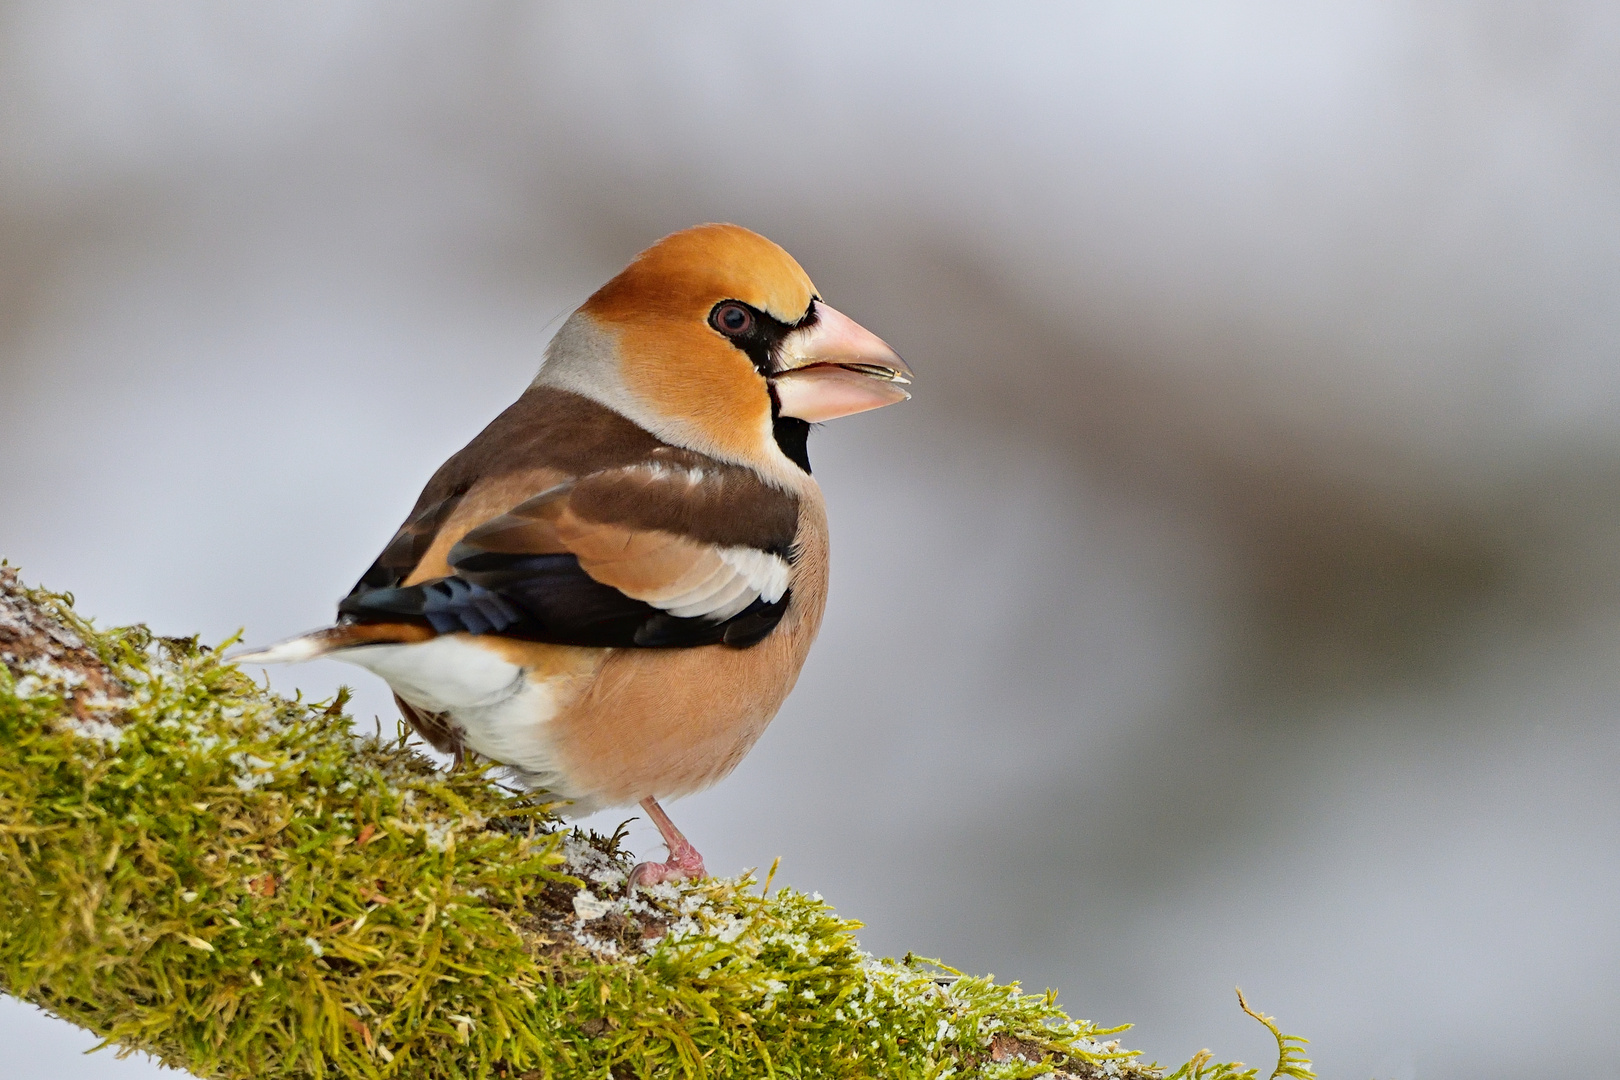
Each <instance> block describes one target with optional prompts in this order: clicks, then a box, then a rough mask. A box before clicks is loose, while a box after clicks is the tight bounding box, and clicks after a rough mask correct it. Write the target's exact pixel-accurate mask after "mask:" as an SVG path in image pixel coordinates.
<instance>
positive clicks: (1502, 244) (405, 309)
mask: <svg viewBox="0 0 1620 1080" xmlns="http://www.w3.org/2000/svg"><path fill="white" fill-rule="evenodd" d="M708 220H729V221H736V222H739V223H742V224H746V225H748V226H750V227H752V228H755V229H758V230H760V231H762V232H764V233H766V234H767V235H769V236H770V237H772V238H773V239H775V240H777V241H778V242H780V243H782V244H783V245H785V246H786V247H787V248H788V249H789V250H790V251H792V252H793V253H794V254H795V255H796V256H797V257H798V259H799V260H800V261H801V262H802V263H803V264H804V266H805V267H806V268H807V269H808V270H809V272H810V274H811V275H812V276H813V277H814V279H815V280H816V283H817V285H818V286H819V287H820V289H821V292H822V293H823V294H824V295H825V296H826V297H827V298H828V299H829V300H830V301H831V302H832V303H833V304H835V305H837V306H838V307H840V308H841V309H842V310H844V311H846V312H847V313H849V314H850V315H852V316H853V317H855V318H856V319H858V320H860V321H861V322H863V323H864V324H866V325H867V326H869V327H870V328H872V329H873V330H874V331H875V332H877V333H879V334H880V335H882V336H883V337H885V338H887V339H888V340H889V341H890V342H892V343H893V344H894V345H895V346H896V347H897V348H898V349H899V350H900V351H901V352H902V354H904V355H905V356H906V357H907V359H908V360H909V361H910V362H911V363H912V365H913V366H914V367H915V368H916V370H917V372H918V374H919V380H918V386H917V396H916V399H915V400H914V401H913V402H911V403H910V404H907V405H905V406H902V407H899V408H895V409H889V410H884V411H882V412H879V413H875V414H871V415H868V416H863V417H858V418H854V419H851V420H847V421H840V422H837V423H835V424H832V425H829V426H828V427H827V428H826V429H825V430H823V431H822V432H820V433H819V434H817V435H816V436H815V437H814V439H813V441H812V447H811V452H812V457H813V460H814V462H815V464H816V467H817V475H818V476H819V477H820V479H821V481H822V484H823V486H824V488H825V490H826V492H827V497H828V501H829V503H830V505H831V515H832V523H833V537H834V584H833V592H832V597H831V608H830V613H829V616H828V619H827V623H826V627H825V630H824V631H823V635H822V640H821V643H820V645H819V646H818V648H817V650H816V651H815V653H814V654H813V655H812V657H811V660H810V663H809V666H808V668H807V669H806V672H805V675H804V678H803V680H802V681H801V683H800V687H799V689H798V691H797V692H796V693H795V695H794V696H793V698H792V699H791V700H790V701H789V702H788V705H787V707H786V708H785V709H784V710H783V712H782V714H781V716H780V717H779V718H778V719H777V721H776V723H775V725H774V726H773V727H772V728H771V730H770V731H769V732H768V733H767V735H766V737H765V739H764V740H763V741H762V743H761V744H760V745H759V747H758V748H757V749H756V750H755V751H754V753H753V754H752V756H750V757H749V758H748V759H747V760H746V761H745V762H744V763H743V765H742V766H741V768H740V769H739V770H738V771H737V773H736V774H735V775H734V776H733V777H732V778H731V779H729V780H728V781H726V782H725V783H723V784H722V785H720V786H719V787H717V788H715V789H714V790H712V791H710V792H708V793H706V794H704V795H701V796H697V797H693V798H690V799H687V800H685V801H683V802H680V803H678V804H676V805H675V806H674V807H673V813H674V816H675V818H676V820H677V821H678V822H679V823H680V824H681V825H682V826H683V827H684V828H685V830H686V831H687V832H688V834H689V835H691V836H692V837H693V838H694V839H695V840H696V842H697V843H698V845H699V846H700V847H701V848H702V850H703V851H704V853H705V854H706V855H707V857H708V864H709V866H710V867H711V868H712V869H714V870H716V871H717V872H725V873H729V872H735V871H738V870H741V869H742V868H744V867H749V866H766V865H769V863H770V861H771V859H772V858H773V857H775V856H777V855H780V856H782V857H783V860H784V863H783V871H782V878H784V879H785V880H786V881H788V882H790V883H792V884H795V885H798V886H801V887H804V888H806V889H819V890H820V891H821V892H823V893H824V894H826V895H827V897H828V898H829V899H830V900H832V901H833V902H834V903H835V904H836V905H837V906H838V907H839V909H840V910H841V911H842V912H844V913H845V914H847V915H850V916H853V917H857V918H860V919H862V920H864V921H865V922H866V924H867V929H866V931H865V936H864V940H865V942H866V944H867V946H868V947H869V948H871V949H873V950H874V951H877V952H880V953H899V952H903V951H905V950H907V949H912V950H915V951H917V952H918V953H921V954H925V955H936V956H941V957H944V958H946V959H947V960H948V961H950V962H952V963H954V964H956V965H958V966H960V967H963V968H966V969H968V970H970V971H974V972H986V971H993V972H994V973H995V974H996V975H998V976H1000V977H1002V978H1007V979H1020V980H1023V981H1024V983H1025V984H1026V985H1027V986H1029V987H1031V988H1033V989H1039V988H1042V987H1045V986H1055V987H1058V988H1060V989H1061V991H1062V997H1061V1001H1062V1002H1063V1003H1064V1005H1065V1006H1066V1007H1067V1008H1068V1009H1069V1011H1070V1012H1071V1013H1073V1014H1075V1015H1078V1016H1084V1017H1087V1018H1092V1019H1096V1020H1099V1021H1109V1022H1122V1021H1127V1020H1128V1021H1134V1022H1135V1023H1136V1024H1137V1027H1136V1029H1135V1030H1134V1031H1133V1032H1131V1033H1130V1034H1129V1035H1128V1036H1127V1042H1128V1043H1129V1044H1130V1045H1134V1046H1140V1047H1143V1048H1145V1049H1146V1051H1147V1052H1148V1053H1149V1055H1150V1056H1153V1057H1156V1058H1158V1059H1159V1060H1160V1061H1161V1062H1166V1063H1179V1062H1180V1061H1182V1060H1184V1059H1185V1058H1186V1057H1187V1056H1188V1055H1190V1054H1191V1053H1193V1052H1194V1051H1196V1050H1198V1049H1199V1048H1200V1047H1202V1046H1211V1047H1213V1048H1214V1049H1215V1050H1216V1052H1217V1053H1218V1054H1219V1055H1221V1056H1223V1057H1231V1056H1236V1057H1241V1058H1243V1059H1245V1060H1247V1061H1249V1062H1251V1063H1256V1064H1258V1063H1262V1062H1264V1063H1268V1064H1267V1071H1268V1070H1269V1062H1270V1061H1271V1060H1272V1056H1273V1053H1274V1048H1273V1047H1272V1046H1271V1043H1270V1039H1269V1037H1267V1036H1266V1034H1265V1032H1264V1031H1262V1030H1261V1029H1260V1028H1259V1027H1258V1026H1257V1025H1255V1024H1253V1022H1252V1021H1249V1020H1247V1019H1246V1018H1244V1017H1243V1016H1242V1015H1241V1014H1240V1013H1239V1012H1238V1010H1237V1007H1236V1004H1235V1001H1234V998H1233V995H1232V987H1233V985H1234V984H1236V985H1241V986H1242V987H1243V988H1244V990H1245V991H1246V992H1247V993H1248V994H1249V996H1250V998H1251V1000H1252V1001H1254V1002H1255V1003H1256V1004H1257V1005H1259V1006H1260V1007H1261V1008H1263V1009H1265V1010H1266V1011H1268V1012H1271V1013H1275V1014H1278V1015H1279V1016H1280V1017H1281V1019H1282V1021H1283V1024H1284V1026H1285V1028H1286V1029H1287V1030H1289V1031H1292V1032H1298V1033H1301V1034H1305V1035H1308V1036H1310V1037H1311V1038H1312V1040H1313V1042H1312V1044H1311V1051H1312V1056H1313V1057H1314V1058H1315V1059H1316V1060H1317V1062H1318V1066H1319V1069H1320V1071H1321V1072H1322V1073H1323V1075H1324V1076H1328V1077H1334V1078H1356V1080H1358V1078H1365V1077H1377V1078H1379V1080H1415V1078H1419V1077H1422V1078H1431V1077H1447V1078H1451V1077H1455V1078H1464V1077H1467V1078H1471V1080H1479V1078H1493V1077H1500V1078H1510V1077H1511V1078H1515V1080H1522V1078H1526V1077H1570V1076H1577V1075H1579V1076H1614V1075H1617V1073H1616V1071H1615V1070H1616V1069H1617V1068H1620V1067H1617V1066H1616V1065H1615V1062H1616V1060H1617V1057H1620V1024H1617V1023H1616V1019H1615V1018H1616V1016H1617V1013H1620V922H1617V920H1616V918H1615V911H1616V906H1617V901H1620V828H1617V823H1620V786H1617V785H1616V783H1615V775H1616V766H1617V765H1620V665H1617V660H1620V576H1617V572H1616V571H1617V569H1620V565H1617V563H1620V559H1617V555H1616V550H1617V545H1620V356H1617V351H1620V7H1617V6H1616V5H1614V4H1612V3H1602V2H1593V3H1588V4H1581V3H1562V4H1556V3H1555V4H1533V5H1532V4H1518V5H1514V4H1502V3H1478V2H1475V3H1455V4H1448V3H1425V4H1419V3H1415V2H1413V3H1388V4H1345V5H1339V6H1317V5H1300V4H1291V3H1270V4H1219V5H1211V4H1200V3H1179V4H1172V3H1165V4H1142V3H1133V2H1119V3H1095V4H1087V5H1083V6H1082V5H1031V6H1026V7H1019V6H1015V5H1012V4H1009V3H1000V4H996V5H982V6H980V7H977V8H971V7H964V6H944V5H925V4H916V5H901V4H895V5H876V4H871V3H851V4H845V5H837V4H823V5H815V6H806V5H803V4H797V5H785V4H784V5H762V4H740V3H739V4H734V5H710V6H697V5H691V4H686V5H650V4H649V5H622V6H621V5H603V4H573V5H561V4H547V5H542V4H522V5H519V4H461V5H450V4H439V5H424V4H388V5H383V4H354V3H337V2H330V0H327V2H321V3H280V4H276V5H273V6H271V5H255V6H249V5H223V4H218V5H180V4H166V5H165V4H148V5H133V4H129V5H114V4H105V5H85V4H67V3H56V2H39V3H6V4H3V5H0V462H3V465H4V467H3V470H0V555H4V556H5V557H7V558H9V559H10V560H11V561H12V562H14V563H20V564H21V566H22V567H23V570H24V573H25V576H26V577H27V578H28V579H29V580H32V581H35V582H41V583H44V584H48V585H50V586H53V587H56V588H61V589H69V590H72V591H73V592H75V593H76V594H77V596H78V598H79V604H80V607H81V609H82V610H83V611H84V612H86V613H89V614H93V615H95V616H96V617H98V619H100V620H101V621H102V622H104V623H119V622H127V621H136V620H145V621H147V622H149V623H151V624H152V625H153V626H154V627H155V628H157V629H158V630H160V631H162V632H166V633H175V634H190V633H194V632H198V631H200V632H201V633H202V634H203V635H204V637H205V638H206V639H215V640H217V639H222V638H224V637H225V636H226V635H228V634H230V633H232V632H234V631H235V630H236V629H237V628H239V627H245V629H246V634H247V637H248V639H249V640H250V641H251V642H264V641H268V640H273V639H277V638H280V637H283V636H285V635H288V634H291V633H294V632H298V631H302V630H305V629H308V628H310V627H313V626H316V625H319V624H321V623H323V622H325V621H326V620H328V618H329V617H330V616H331V614H332V604H333V602H334V600H335V599H336V598H337V597H338V596H340V595H341V594H343V593H344V592H345V591H346V590H347V589H348V587H349V586H350V585H351V584H352V582H353V580H354V579H355V578H356V577H357V576H358V575H359V574H360V572H361V571H362V570H363V569H364V568H365V567H366V565H368V563H369V562H370V560H371V559H372V557H373V556H374V555H375V554H376V552H377V550H378V549H379V548H380V546H381V545H382V543H383V542H384V541H385V540H386V539H387V538H388V536H389V535H390V534H391V532H392V531H393V529H394V527H395V526H396V525H397V523H398V522H399V520H400V519H401V518H402V517H403V515H404V513H405V511H406V510H407V509H408V508H409V506H410V504H411V502H412V500H413V499H414V497H415V495H416V492H417V490H418V489H419V487H420V485H421V484H422V483H423V482H424V480H425V479H426V477H427V476H428V474H429V473H430V472H431V471H432V469H433V468H434V467H435V466H436V465H437V464H438V462H439V461H440V460H442V459H443V458H444V457H445V456H447V455H448V454H449V453H451V452H452V451H454V450H456V449H457V448H459V447H460V446H461V445H462V444H463V443H464V442H465V441H466V440H467V439H468V438H470V437H471V436H472V435H473V434H474V433H476V432H477V430H478V429H479V428H480V427H481V426H482V425H483V424H484V423H485V422H486V421H487V420H489V419H490V418H491V417H493V416H494V415H495V414H496V412H498V411H499V410H500V409H501V408H502V407H503V406H504V405H505V404H507V403H508V402H509V401H510V400H511V399H513V398H514V397H515V396H516V395H517V394H518V393H519V392H520V391H521V390H522V388H523V387H524V385H525V384H526V383H527V381H528V380H529V378H530V377H531V375H532V374H533V371H534V368H535V366H536V364H537V361H538V359H539V357H540V354H541V349H542V347H543V345H544V343H545V341H546V339H547V338H548V336H549V334H550V333H551V331H552V330H553V329H554V328H555V327H556V325H557V323H558V322H559V321H560V316H562V315H564V314H566V312H568V311H569V310H570V309H571V308H572V307H573V306H574V305H575V304H577V303H579V302H580V301H581V300H582V299H583V298H584V297H585V296H586V295H588V294H589V293H590V292H591V290H593V289H594V288H595V287H596V286H597V285H598V284H600V283H601V282H602V281H603V280H605V279H606V278H607V277H608V276H610V275H611V274H612V273H614V272H615V271H616V270H617V269H618V268H619V267H620V266H621V265H622V264H623V263H624V262H625V260H626V259H628V258H629V257H630V256H631V255H632V254H634V253H635V252H636V251H637V250H639V249H640V248H642V247H643V246H645V245H646V244H648V243H650V242H652V241H653V240H655V239H657V238H658V237H659V236H661V235H663V234H665V233H667V232H670V231H672V230H674V229H677V228H681V227H684V226H687V225H691V224H694V223H697V222H701V221H708ZM272 679H273V680H274V682H275V684H276V685H277V686H278V687H281V688H284V689H289V690H290V689H292V688H294V687H301V688H303V689H304V691H305V692H306V693H309V694H314V695H326V694H329V693H330V692H331V691H332V690H333V689H334V688H335V687H336V686H337V685H338V684H339V683H340V682H348V683H352V684H354V685H355V686H356V687H357V689H358V695H357V698H356V706H357V709H358V714H359V715H360V716H361V717H362V718H364V719H366V720H367V721H369V718H370V717H371V716H372V715H379V716H381V717H382V718H383V721H384V723H385V724H391V723H392V722H393V719H392V718H393V716H394V711H393V708H392V705H391V703H390V701H389V699H388V697H387V695H386V693H385V692H383V690H382V687H381V684H380V683H378V682H377V681H375V680H374V679H372V678H371V677H370V676H369V675H367V674H366V673H364V672H361V671H359V670H356V669H350V668H345V667H342V666H340V665H336V664H315V665H308V666H305V667H301V668H291V669H285V670H278V671H275V672H274V673H273V674H272ZM627 816H629V813H628V812H625V813H624V814H619V815H615V814H605V815H601V816H600V817H599V818H598V819H596V823H597V824H599V825H601V826H603V827H605V828H611V827H612V826H613V824H615V823H616V822H617V821H618V820H619V818H620V817H627ZM632 836H633V842H634V845H635V846H636V847H637V848H638V849H639V850H641V851H644V852H654V851H656V850H657V845H656V843H655V842H654V837H653V834H652V832H651V830H650V829H649V828H646V827H645V826H643V825H641V824H639V823H638V825H637V826H636V827H635V828H634V829H633V831H632ZM92 1042H93V1040H91V1039H90V1038H88V1037H87V1036H85V1035H83V1034H82V1033H78V1032H75V1031H74V1030H73V1029H71V1028H69V1027H67V1026H66V1025H64V1024H61V1023H59V1022H55V1021H50V1020H47V1019H45V1018H43V1017H41V1016H39V1015H38V1014H37V1013H35V1012H34V1011H33V1010H31V1009H29V1008H26V1007H24V1006H20V1005H18V1004H17V1003H15V1002H13V1001H6V1002H4V1003H3V1004H0V1046H4V1047H5V1048H6V1062H5V1066H4V1072H5V1075H6V1076H8V1077H18V1078H22V1080H34V1078H38V1077H47V1076H49V1077H53V1078H55V1077H64V1078H72V1077H106V1078H114V1077H123V1078H135V1077H140V1076H146V1075H153V1074H154V1073H155V1070H154V1067H153V1066H152V1065H151V1064H150V1063H148V1062H144V1061H141V1060H139V1059H131V1060H128V1061H123V1062H120V1061H117V1060H115V1059H114V1058H113V1057H112V1055H111V1054H110V1053H103V1054H99V1055H95V1056H92V1057H89V1058H83V1057H80V1056H78V1052H79V1051H80V1050H82V1049H83V1048H84V1047H86V1046H88V1045H90V1044H91V1043H92ZM1262 1075H1263V1073H1262Z"/></svg>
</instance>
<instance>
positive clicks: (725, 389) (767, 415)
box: [536, 225, 911, 479]
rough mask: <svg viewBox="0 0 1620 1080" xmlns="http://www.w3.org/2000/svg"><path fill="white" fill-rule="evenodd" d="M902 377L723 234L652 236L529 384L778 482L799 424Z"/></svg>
mask: <svg viewBox="0 0 1620 1080" xmlns="http://www.w3.org/2000/svg"><path fill="white" fill-rule="evenodd" d="M910 379H911V371H910V369H908V368H907V367H906V365H905V362H904V361H902V360H901V359H900V357H899V356H898V355H896V353H895V351H894V350H893V349H891V348H889V346H887V345H885V344H884V343H883V342H882V341H881V340H879V339H878V338H877V337H876V336H875V335H874V334H872V333H871V332H870V331H867V330H865V329H863V328H862V327H860V326H859V325H857V324H856V323H855V322H854V321H853V320H851V319H849V318H848V317H847V316H845V315H842V314H840V313H839V312H838V311H837V310H835V309H834V308H831V307H829V306H828V305H827V304H826V302H825V301H823V300H822V299H821V297H820V296H819V295H817V293H816V288H815V286H814V285H813V284H811V282H810V278H809V276H808V275H806V274H805V272H804V270H803V269H801V268H800V266H799V264H798V263H797V262H795V261H794V259H793V256H791V255H789V254H788V253H787V252H786V251H783V250H782V249H781V248H780V247H778V246H777V245H775V244H773V243H771V242H770V241H769V240H767V239H765V238H764V237H763V236H760V235H759V234H758V233H754V232H750V231H749V230H747V229H744V228H741V227H740V226H737V225H699V226H698V227H696V228H693V229H687V230H685V231H684V232H678V233H675V234H673V235H671V236H666V237H665V238H664V239H662V240H660V241H659V242H658V243H656V244H654V245H653V246H652V247H650V248H648V249H647V250H646V251H643V252H642V253H641V254H640V255H637V256H636V258H635V259H634V260H633V261H632V262H631V263H630V265H629V266H627V267H625V268H624V270H623V271H622V272H621V273H620V274H619V275H618V276H617V277H615V278H614V279H613V280H612V281H609V282H608V283H607V284H606V285H604V286H602V287H601V288H600V289H598V290H597V291H596V293H595V294H594V295H593V296H591V298H590V299H589V300H587V301H585V303H584V304H583V305H582V306H581V307H580V308H579V310H578V311H576V312H575V313H574V314H573V316H572V317H570V318H569V320H568V322H567V323H565V324H564V325H563V328H562V329H561V330H559V331H558V333H557V337H556V338H555V339H554V340H553V342H552V344H551V347H550V348H549V349H548V350H547V354H546V363H545V366H544V367H543V368H542V369H541V372H540V375H539V377H538V378H537V379H536V383H537V384H542V385H550V386H557V387H560V388H562V389H566V390H572V391H574V392H576V393H580V394H584V395H585V396H586V397H590V398H592V399H594V400H596V401H599V402H601V403H602V404H604V405H607V406H608V407H609V408H612V409H614V410H616V411H618V412H620V413H622V414H623V415H625V416H627V417H629V418H630V419H631V420H634V421H635V422H636V423H638V424H640V425H641V426H642V427H644V428H646V429H647V430H649V431H651V432H652V433H653V434H655V435H657V436H659V437H660V438H662V439H664V440H665V441H666V442H670V443H673V444H675V445H678V446H684V447H687V448H689V449H692V450H697V451H699V452H701V453H705V454H709V455H710V456H713V457H718V458H721V459H723V460H727V461H734V462H737V463H738V464H744V465H749V466H753V467H755V468H757V469H760V471H761V472H763V473H765V474H766V475H767V476H777V477H780V478H786V479H791V474H792V473H793V472H795V471H798V470H802V472H801V473H800V475H802V474H803V473H808V472H809V462H808V459H807V458H806V457H805V453H804V441H805V436H806V435H807V433H808V430H809V425H810V424H812V423H817V422H819V421H822V420H831V419H834V418H836V417H839V416H848V415H850V414H851V413H857V412H864V411H866V410H868V409H876V408H879V407H881V406H883V405H890V404H893V403H895V402H897V401H904V400H905V399H906V398H908V397H909V396H910V395H909V394H908V393H907V392H906V390H905V386H906V384H908V383H909V382H910Z"/></svg>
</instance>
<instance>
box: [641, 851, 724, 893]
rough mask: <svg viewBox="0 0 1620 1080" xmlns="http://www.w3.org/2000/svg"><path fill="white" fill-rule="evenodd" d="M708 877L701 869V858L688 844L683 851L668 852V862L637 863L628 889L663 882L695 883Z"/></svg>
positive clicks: (706, 872)
mask: <svg viewBox="0 0 1620 1080" xmlns="http://www.w3.org/2000/svg"><path fill="white" fill-rule="evenodd" d="M708 876H709V872H708V871H707V870H705V869H704V868H703V856H701V855H699V854H698V853H697V850H696V849H695V848H693V847H692V845H690V844H688V845H687V846H686V850H685V851H672V852H670V853H669V861H668V862H644V863H637V864H636V868H635V869H634V870H632V871H630V888H632V889H634V888H635V887H636V886H638V885H657V884H659V883H660V882H665V881H696V880H697V879H698V878H703V877H708Z"/></svg>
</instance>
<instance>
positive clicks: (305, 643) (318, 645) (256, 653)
mask: <svg viewBox="0 0 1620 1080" xmlns="http://www.w3.org/2000/svg"><path fill="white" fill-rule="evenodd" d="M331 648H332V646H331V643H330V642H329V641H328V640H327V634H326V632H325V631H323V630H315V631H312V632H310V633H308V634H300V635H299V636H298V637H295V638H288V639H287V640H286V641H278V642H276V643H275V644H274V645H267V646H265V647H264V648H262V649H249V650H248V651H247V652H239V653H232V654H231V655H229V656H227V657H226V658H225V659H226V661H227V662H229V663H232V664H296V663H298V662H299V661H301V660H313V659H315V658H316V657H317V656H320V655H322V654H323V653H326V652H329V651H330V650H331Z"/></svg>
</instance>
